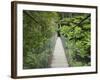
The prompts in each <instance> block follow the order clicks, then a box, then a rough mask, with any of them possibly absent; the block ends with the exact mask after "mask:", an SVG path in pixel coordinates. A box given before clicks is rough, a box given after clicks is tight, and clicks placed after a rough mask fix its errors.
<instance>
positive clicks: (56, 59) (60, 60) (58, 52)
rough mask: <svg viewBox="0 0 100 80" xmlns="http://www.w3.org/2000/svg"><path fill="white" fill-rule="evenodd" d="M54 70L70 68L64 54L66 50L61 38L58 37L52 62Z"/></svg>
mask: <svg viewBox="0 0 100 80" xmlns="http://www.w3.org/2000/svg"><path fill="white" fill-rule="evenodd" d="M50 66H51V67H52V68H57V67H68V61H67V58H66V55H65V52H64V48H63V45H62V41H61V38H60V37H58V38H57V41H56V45H55V49H54V53H53V57H52V61H51V65H50Z"/></svg>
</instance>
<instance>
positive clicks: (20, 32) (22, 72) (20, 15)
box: [16, 3, 97, 76]
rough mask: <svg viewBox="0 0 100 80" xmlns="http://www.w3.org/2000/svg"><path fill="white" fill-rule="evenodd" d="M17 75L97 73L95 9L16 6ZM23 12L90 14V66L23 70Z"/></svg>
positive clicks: (39, 5)
mask: <svg viewBox="0 0 100 80" xmlns="http://www.w3.org/2000/svg"><path fill="white" fill-rule="evenodd" d="M16 7H17V8H16V10H17V11H16V12H17V17H16V18H17V26H16V27H17V61H16V62H17V63H16V67H17V70H16V71H17V72H16V73H17V74H16V76H41V75H52V74H55V75H56V74H76V73H86V72H87V73H90V72H91V73H92V72H97V71H96V70H97V66H96V58H97V57H96V56H97V50H96V46H97V44H96V41H97V40H96V38H97V36H96V27H97V26H96V8H90V7H88V6H87V7H86V6H85V7H84V6H82V7H78V6H76V7H73V6H72V7H71V6H67V5H66V6H58V5H57V6H53V5H41V4H38V5H37V4H23V3H20V4H17V5H16ZM23 10H33V11H56V12H72V13H76V12H77V13H90V14H91V66H88V67H68V68H45V69H28V70H24V69H23Z"/></svg>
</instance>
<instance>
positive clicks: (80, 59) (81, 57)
mask: <svg viewBox="0 0 100 80" xmlns="http://www.w3.org/2000/svg"><path fill="white" fill-rule="evenodd" d="M87 15H88V14H87ZM87 15H86V14H85V15H81V16H80V15H77V16H73V17H72V18H66V19H64V20H65V21H68V22H66V23H67V24H66V25H62V27H61V28H60V31H61V34H62V35H63V36H64V37H65V40H66V47H67V48H68V52H67V53H66V55H67V57H68V58H69V60H68V61H69V64H70V66H86V65H90V44H91V33H90V31H91V28H90V27H91V24H90V18H88V19H86V20H85V21H83V22H82V23H81V24H79V25H77V26H76V24H77V23H79V22H80V21H82V20H83V19H84V18H86V16H87ZM63 22H64V21H63Z"/></svg>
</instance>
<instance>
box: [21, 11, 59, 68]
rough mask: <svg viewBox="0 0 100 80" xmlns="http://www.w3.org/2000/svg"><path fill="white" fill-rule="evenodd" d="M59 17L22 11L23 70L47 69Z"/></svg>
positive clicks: (46, 13) (52, 13)
mask: <svg viewBox="0 0 100 80" xmlns="http://www.w3.org/2000/svg"><path fill="white" fill-rule="evenodd" d="M58 19H59V16H58V14H57V13H55V12H42V11H41V12H40V11H25V10H24V11H23V56H24V59H23V63H24V64H23V66H24V67H23V68H24V69H30V68H45V67H49V61H48V59H49V57H50V56H51V55H52V54H51V53H52V51H53V47H54V43H55V41H56V29H57V23H56V22H57V21H58Z"/></svg>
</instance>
